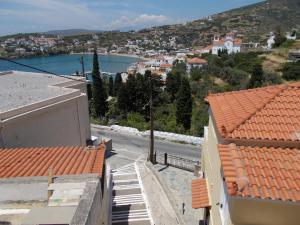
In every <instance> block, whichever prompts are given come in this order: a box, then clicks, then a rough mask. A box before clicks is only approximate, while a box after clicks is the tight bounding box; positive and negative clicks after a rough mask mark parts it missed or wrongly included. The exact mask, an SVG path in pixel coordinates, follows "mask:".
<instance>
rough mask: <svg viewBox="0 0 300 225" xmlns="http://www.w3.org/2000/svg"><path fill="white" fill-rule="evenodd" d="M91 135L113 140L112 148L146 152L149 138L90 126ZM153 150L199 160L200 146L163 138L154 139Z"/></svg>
mask: <svg viewBox="0 0 300 225" xmlns="http://www.w3.org/2000/svg"><path fill="white" fill-rule="evenodd" d="M92 135H94V136H97V137H98V138H100V139H101V137H107V138H110V139H112V140H113V150H115V151H118V150H126V151H128V152H133V153H138V154H142V153H144V154H147V152H148V149H149V139H148V138H146V137H141V136H137V135H133V134H130V133H124V132H122V133H121V132H116V131H112V130H108V129H107V130H103V129H99V128H95V127H92ZM155 150H156V151H159V152H161V153H169V154H174V155H177V156H181V157H184V158H189V159H195V160H200V154H201V146H194V145H189V144H178V143H173V142H169V141H164V140H157V139H156V140H155Z"/></svg>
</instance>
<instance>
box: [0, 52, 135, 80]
mask: <svg viewBox="0 0 300 225" xmlns="http://www.w3.org/2000/svg"><path fill="white" fill-rule="evenodd" d="M81 56H83V59H84V67H85V72H88V71H91V70H92V67H93V55H92V54H84V55H80V54H74V55H55V56H36V57H30V58H20V59H14V61H16V62H18V63H22V64H25V65H29V66H32V67H36V68H39V69H42V70H45V71H48V72H51V73H55V74H59V75H72V74H75V73H76V71H78V72H79V73H81V71H82V67H81V64H80V57H81ZM98 58H99V65H100V70H101V71H102V72H106V73H109V74H112V75H113V74H115V73H119V72H126V71H127V68H128V67H129V66H130V65H131V64H133V63H136V62H138V61H139V59H138V58H135V57H128V56H117V55H99V57H98ZM7 70H20V71H28V72H38V71H35V70H34V69H30V68H27V67H24V66H20V65H16V64H14V63H11V62H7V61H3V60H0V71H7Z"/></svg>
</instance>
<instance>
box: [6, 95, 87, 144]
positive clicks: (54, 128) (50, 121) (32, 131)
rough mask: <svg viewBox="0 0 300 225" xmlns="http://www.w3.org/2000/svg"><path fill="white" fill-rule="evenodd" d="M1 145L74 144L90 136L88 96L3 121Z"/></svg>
mask: <svg viewBox="0 0 300 225" xmlns="http://www.w3.org/2000/svg"><path fill="white" fill-rule="evenodd" d="M0 126H1V127H0V147H2V148H3V147H5V148H10V147H39V146H49V147H50V146H75V145H82V146H84V145H85V144H86V140H87V139H89V138H90V124H89V116H88V108H87V97H86V95H85V94H82V95H81V96H79V97H75V98H72V99H68V100H65V101H61V102H59V103H56V104H52V105H48V106H46V107H42V108H37V109H35V110H32V111H29V112H27V113H23V114H19V115H17V116H15V117H11V118H8V119H7V120H4V121H2V122H1V123H0Z"/></svg>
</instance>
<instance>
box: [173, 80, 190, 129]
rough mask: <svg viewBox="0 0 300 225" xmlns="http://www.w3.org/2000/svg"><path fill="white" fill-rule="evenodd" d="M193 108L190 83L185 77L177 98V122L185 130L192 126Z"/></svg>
mask: <svg viewBox="0 0 300 225" xmlns="http://www.w3.org/2000/svg"><path fill="white" fill-rule="evenodd" d="M192 109H193V102H192V95H191V88H190V84H189V81H188V79H187V78H183V79H182V82H181V86H180V89H179V92H178V95H177V100H176V122H177V124H179V125H180V124H182V125H183V127H184V129H185V130H189V129H190V128H191V118H192Z"/></svg>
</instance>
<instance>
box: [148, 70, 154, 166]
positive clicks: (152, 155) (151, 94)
mask: <svg viewBox="0 0 300 225" xmlns="http://www.w3.org/2000/svg"><path fill="white" fill-rule="evenodd" d="M149 72H150V71H149ZM149 106H150V149H149V160H150V162H152V164H154V163H155V155H154V131H153V130H154V121H153V79H152V73H151V72H150V101H149Z"/></svg>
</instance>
